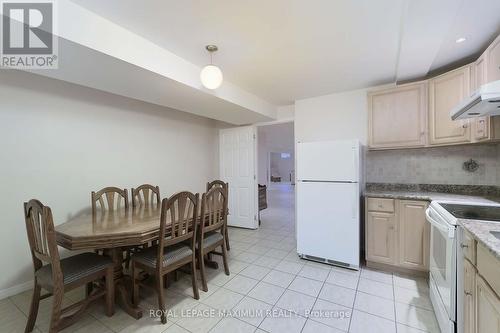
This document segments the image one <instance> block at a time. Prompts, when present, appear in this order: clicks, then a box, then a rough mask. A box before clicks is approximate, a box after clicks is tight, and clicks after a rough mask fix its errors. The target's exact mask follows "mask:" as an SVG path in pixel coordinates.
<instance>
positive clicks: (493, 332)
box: [475, 276, 500, 333]
mask: <svg viewBox="0 0 500 333" xmlns="http://www.w3.org/2000/svg"><path fill="white" fill-rule="evenodd" d="M475 321H476V333H500V299H499V298H498V296H497V295H496V294H495V292H494V291H493V289H491V288H490V287H489V286H488V283H487V282H486V281H485V280H483V278H482V277H481V276H476V311H475Z"/></svg>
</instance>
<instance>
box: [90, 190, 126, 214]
mask: <svg viewBox="0 0 500 333" xmlns="http://www.w3.org/2000/svg"><path fill="white" fill-rule="evenodd" d="M91 197H92V213H93V214H95V212H96V210H97V203H99V206H100V207H99V208H100V209H101V210H103V211H105V210H117V209H120V208H121V207H122V206H123V207H124V208H125V209H127V208H128V192H127V190H126V189H121V188H118V187H105V188H103V189H102V190H100V191H97V192H94V191H92V195H91ZM104 199H106V200H104Z"/></svg>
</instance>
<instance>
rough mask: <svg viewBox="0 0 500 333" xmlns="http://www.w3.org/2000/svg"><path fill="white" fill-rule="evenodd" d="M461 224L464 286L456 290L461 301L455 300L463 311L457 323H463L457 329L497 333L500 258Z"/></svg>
mask: <svg viewBox="0 0 500 333" xmlns="http://www.w3.org/2000/svg"><path fill="white" fill-rule="evenodd" d="M460 228H461V229H462V230H461V234H462V235H463V240H462V242H461V244H460V247H461V249H462V250H461V251H460V252H459V253H461V254H462V258H461V260H462V263H463V272H462V279H463V290H458V291H457V292H463V295H461V296H463V304H460V303H459V304H458V306H461V310H462V311H463V314H462V319H463V320H462V321H460V317H459V318H458V319H459V321H458V324H459V325H463V327H459V329H458V332H463V333H500V297H499V292H500V260H498V259H497V258H495V257H494V256H493V255H492V254H491V253H490V252H489V250H487V249H486V248H485V247H484V246H483V245H481V244H478V242H477V241H476V240H475V239H474V238H473V236H472V235H471V234H470V233H469V232H467V231H466V230H464V228H463V227H460ZM459 287H460V285H459ZM458 299H459V301H460V298H458Z"/></svg>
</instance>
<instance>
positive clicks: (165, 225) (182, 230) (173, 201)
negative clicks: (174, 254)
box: [157, 192, 200, 267]
mask: <svg viewBox="0 0 500 333" xmlns="http://www.w3.org/2000/svg"><path fill="white" fill-rule="evenodd" d="M199 197H200V196H199V194H193V193H191V192H179V193H177V194H174V195H173V196H171V197H170V198H165V199H163V200H162V203H161V215H160V234H159V238H158V239H159V242H158V243H159V244H158V245H159V246H158V257H157V260H158V263H161V262H162V260H163V248H164V247H166V246H170V245H173V244H177V243H180V242H182V241H185V240H187V239H191V245H192V248H193V251H194V247H195V241H196V236H195V235H196V225H197V222H198V221H197V219H198V203H199ZM167 230H168V231H169V233H168V237H167V238H165V235H166V234H167ZM157 267H161V265H157Z"/></svg>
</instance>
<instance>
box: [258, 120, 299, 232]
mask: <svg viewBox="0 0 500 333" xmlns="http://www.w3.org/2000/svg"><path fill="white" fill-rule="evenodd" d="M286 123H293V124H294V126H295V118H284V119H279V120H273V121H266V122H260V123H255V124H254V125H253V126H254V127H255V142H254V144H255V195H256V198H257V201H256V204H255V209H256V210H255V212H256V216H259V179H258V178H259V150H258V147H259V145H258V142H259V141H258V140H259V131H258V128H259V127H264V126H272V125H279V124H286ZM293 142H294V144H293V167H294V170H297V140H295V128H294V131H293ZM267 159H268V163H267V164H268V165H267V167H268V171H269V174H268V175H267V177H268V184H267V185H268V188H269V186H270V185H271V166H270V164H271V155H270V153H268V156H267ZM295 174H297V171H295ZM295 184H296V182H295ZM293 199H294V201H295V202H297V186H294V188H293ZM294 206H295V212H294V213H295V214H294V215H295V216H297V205H294ZM293 223H294V225H295V233H297V219H296V218H294V221H293Z"/></svg>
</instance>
